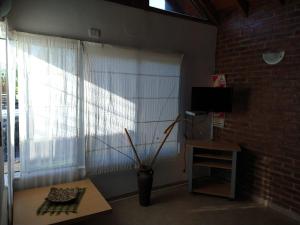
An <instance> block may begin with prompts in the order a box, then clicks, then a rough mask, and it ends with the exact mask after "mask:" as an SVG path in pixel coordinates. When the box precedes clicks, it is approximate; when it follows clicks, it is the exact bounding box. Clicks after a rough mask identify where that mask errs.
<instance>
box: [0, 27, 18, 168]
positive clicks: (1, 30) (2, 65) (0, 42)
mask: <svg viewBox="0 0 300 225" xmlns="http://www.w3.org/2000/svg"><path fill="white" fill-rule="evenodd" d="M6 46H7V45H6V24H5V22H0V78H1V104H2V105H1V107H2V112H1V113H2V135H3V139H2V140H3V152H4V162H5V172H7V165H6V162H7V159H8V151H7V68H6V59H7V57H6V52H7V51H6ZM16 87H18V84H16ZM15 107H16V115H15V158H16V160H15V162H16V166H15V169H16V171H19V169H20V163H19V157H20V152H19V111H18V108H19V104H18V88H16V104H15Z"/></svg>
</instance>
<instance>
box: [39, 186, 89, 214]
mask: <svg viewBox="0 0 300 225" xmlns="http://www.w3.org/2000/svg"><path fill="white" fill-rule="evenodd" d="M85 190H86V188H78V195H77V198H76V199H75V200H74V201H72V202H67V203H53V202H50V201H49V200H47V199H45V201H44V202H43V204H42V205H41V206H40V207H39V208H38V210H37V212H36V213H37V215H44V214H46V213H50V215H59V214H60V213H66V214H69V213H77V209H78V206H79V204H80V201H81V199H82V196H83V195H84V193H85Z"/></svg>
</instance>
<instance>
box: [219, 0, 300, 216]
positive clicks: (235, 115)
mask: <svg viewBox="0 0 300 225" xmlns="http://www.w3.org/2000/svg"><path fill="white" fill-rule="evenodd" d="M249 2H250V12H249V17H246V16H244V14H243V13H242V11H240V10H237V11H235V12H234V13H233V14H231V15H230V16H229V17H227V18H223V19H222V24H221V25H220V26H219V30H218V41H217V52H216V71H217V72H221V73H225V74H226V75H227V82H228V85H229V86H232V87H234V88H235V89H236V90H237V92H238V93H236V94H235V103H234V104H235V107H234V111H233V112H232V113H228V114H226V121H225V128H224V129H219V128H215V130H214V135H215V138H216V139H222V140H227V141H234V142H237V143H240V144H241V145H242V147H243V152H242V153H241V154H240V161H239V170H240V171H239V174H238V179H239V184H240V185H239V187H240V189H242V191H243V192H247V193H248V194H252V195H256V196H260V197H263V198H265V199H268V200H270V201H271V202H273V203H276V204H277V205H280V206H282V207H284V208H286V209H288V210H291V211H292V212H296V213H298V214H299V213H300V1H299V0H294V1H288V0H287V1H286V4H285V5H281V4H280V1H279V0H256V1H254V0H250V1H249ZM278 50H285V52H286V55H285V58H284V60H283V61H282V62H280V63H279V64H277V65H274V66H270V65H267V64H265V63H264V62H263V60H262V53H263V52H266V51H278Z"/></svg>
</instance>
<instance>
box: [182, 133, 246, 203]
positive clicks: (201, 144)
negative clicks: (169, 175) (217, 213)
mask: <svg viewBox="0 0 300 225" xmlns="http://www.w3.org/2000/svg"><path fill="white" fill-rule="evenodd" d="M186 147H187V148H188V186H189V192H193V193H201V194H209V195H216V196H221V197H227V198H230V199H234V198H235V186H236V162H237V153H238V152H239V151H241V148H240V147H239V145H237V144H233V143H225V142H218V141H200V140H195V139H193V140H187V141H186ZM196 168H200V169H201V168H202V169H204V168H206V170H208V171H209V175H207V176H198V177H197V176H195V174H194V173H193V171H194V170H195V169H196ZM213 174H214V175H213ZM226 174H228V176H227V178H225V177H226V176H224V175H226ZM222 176H223V177H222Z"/></svg>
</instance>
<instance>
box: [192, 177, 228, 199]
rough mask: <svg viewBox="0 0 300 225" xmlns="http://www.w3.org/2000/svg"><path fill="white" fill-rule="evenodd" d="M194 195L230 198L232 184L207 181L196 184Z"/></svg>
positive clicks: (213, 180)
mask: <svg viewBox="0 0 300 225" xmlns="http://www.w3.org/2000/svg"><path fill="white" fill-rule="evenodd" d="M193 192H194V193H200V194H208V195H218V196H222V197H229V196H230V194H231V193H230V183H229V182H226V181H219V180H215V179H212V180H205V182H202V183H201V182H200V183H198V184H196V187H195V188H193Z"/></svg>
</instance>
